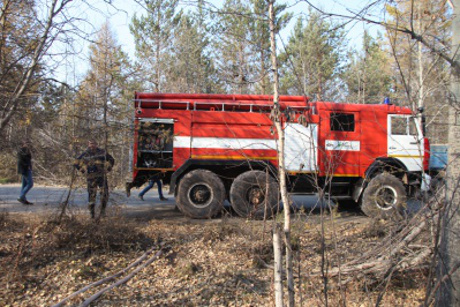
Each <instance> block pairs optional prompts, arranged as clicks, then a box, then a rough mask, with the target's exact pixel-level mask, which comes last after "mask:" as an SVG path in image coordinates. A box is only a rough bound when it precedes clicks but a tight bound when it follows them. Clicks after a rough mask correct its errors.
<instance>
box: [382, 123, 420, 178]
mask: <svg viewBox="0 0 460 307" xmlns="http://www.w3.org/2000/svg"><path fill="white" fill-rule="evenodd" d="M388 156H389V157H393V158H396V159H398V160H400V161H401V162H402V163H403V164H404V165H405V166H406V167H407V170H408V171H423V137H422V131H421V128H420V125H419V124H418V121H417V120H416V118H415V117H413V116H410V115H389V116H388Z"/></svg>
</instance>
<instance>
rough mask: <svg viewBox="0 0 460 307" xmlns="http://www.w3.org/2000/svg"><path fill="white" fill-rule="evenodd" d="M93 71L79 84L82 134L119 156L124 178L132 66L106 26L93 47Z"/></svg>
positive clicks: (78, 99)
mask: <svg viewBox="0 0 460 307" xmlns="http://www.w3.org/2000/svg"><path fill="white" fill-rule="evenodd" d="M89 58H90V63H89V65H90V68H89V71H88V73H87V75H86V77H85V78H84V80H83V82H82V83H81V85H80V89H79V92H78V97H77V112H78V114H79V117H80V125H81V126H80V130H79V131H80V135H79V137H80V138H79V139H82V138H84V139H83V142H84V144H86V141H87V138H88V137H93V138H96V139H99V141H100V142H101V144H103V146H104V147H111V148H110V152H112V153H113V155H114V156H116V157H120V158H121V161H122V163H117V165H118V170H119V171H120V175H121V178H124V173H123V170H122V169H121V168H123V167H124V171H125V172H126V171H127V169H126V165H127V164H126V163H128V152H127V150H124V148H129V142H130V140H129V135H130V130H129V119H130V114H131V112H130V108H131V107H130V104H129V102H130V99H129V98H128V97H130V96H131V90H132V88H131V87H130V79H129V73H130V66H129V62H128V58H127V56H126V54H125V53H124V52H123V51H122V49H121V47H120V45H119V44H118V43H117V41H116V39H115V37H114V34H113V32H112V30H111V29H110V25H109V24H108V23H105V24H103V25H102V27H101V29H100V31H99V32H98V33H97V35H96V39H95V41H94V43H93V44H91V46H90V57H89Z"/></svg>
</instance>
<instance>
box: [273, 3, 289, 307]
mask: <svg viewBox="0 0 460 307" xmlns="http://www.w3.org/2000/svg"><path fill="white" fill-rule="evenodd" d="M274 2H275V1H274V0H271V1H270V2H269V5H268V13H269V19H270V47H271V60H272V69H273V121H274V124H275V128H276V132H277V133H278V164H279V165H278V168H279V171H278V174H279V183H280V193H281V201H282V202H283V206H284V209H283V211H284V240H285V246H286V274H287V276H286V278H287V287H288V306H290V307H293V306H294V302H295V296H294V273H293V265H292V248H291V215H290V204H289V200H288V195H287V188H286V172H285V161H284V146H285V137H284V130H283V127H282V122H281V112H280V105H279V76H278V59H277V56H276V38H275V34H276V33H275V31H276V30H275V13H274V9H273V7H274ZM275 227H277V226H275ZM275 233H276V231H275V232H274V237H273V242H275ZM275 274H276V269H275ZM275 282H276V281H275ZM275 287H276V285H275ZM276 302H277V304H278V298H277V300H276ZM281 302H282V298H281ZM277 306H282V305H277Z"/></svg>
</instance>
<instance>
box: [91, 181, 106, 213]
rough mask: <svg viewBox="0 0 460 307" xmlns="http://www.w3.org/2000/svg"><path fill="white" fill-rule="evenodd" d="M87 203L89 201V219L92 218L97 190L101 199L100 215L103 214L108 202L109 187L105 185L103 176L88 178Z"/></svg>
mask: <svg viewBox="0 0 460 307" xmlns="http://www.w3.org/2000/svg"><path fill="white" fill-rule="evenodd" d="M87 183H88V201H89V205H88V207H89V211H90V213H91V217H94V208H95V206H96V196H97V190H98V188H99V194H100V197H101V215H104V214H105V208H106V207H107V202H108V200H109V186H108V183H107V178H106V177H105V176H102V177H95V178H91V179H90V178H88V179H87Z"/></svg>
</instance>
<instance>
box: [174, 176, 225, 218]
mask: <svg viewBox="0 0 460 307" xmlns="http://www.w3.org/2000/svg"><path fill="white" fill-rule="evenodd" d="M224 201H225V187H224V184H223V183H222V180H221V179H220V178H219V177H218V176H217V175H216V174H215V173H213V172H211V171H208V170H204V169H197V170H194V171H191V172H190V173H188V174H186V175H185V176H184V178H182V180H181V181H180V182H179V188H178V193H177V198H176V202H177V206H178V208H179V210H180V211H181V212H182V213H183V214H185V215H186V216H189V217H191V218H196V219H204V218H212V217H214V216H216V215H217V214H219V213H220V212H221V211H222V209H223V207H224Z"/></svg>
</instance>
